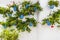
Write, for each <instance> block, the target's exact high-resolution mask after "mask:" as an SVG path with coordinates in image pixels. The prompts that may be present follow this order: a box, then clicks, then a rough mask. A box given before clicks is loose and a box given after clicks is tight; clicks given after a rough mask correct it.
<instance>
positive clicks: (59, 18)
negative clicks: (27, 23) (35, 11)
mask: <svg viewBox="0 0 60 40" xmlns="http://www.w3.org/2000/svg"><path fill="white" fill-rule="evenodd" d="M47 20H48V21H49V22H50V24H51V25H54V24H55V23H58V24H60V10H58V11H57V12H53V13H52V14H50V15H49V16H48V18H45V19H43V22H42V24H43V25H44V24H47V22H46V21H47Z"/></svg>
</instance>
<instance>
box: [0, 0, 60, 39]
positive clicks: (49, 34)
mask: <svg viewBox="0 0 60 40" xmlns="http://www.w3.org/2000/svg"><path fill="white" fill-rule="evenodd" d="M10 1H15V2H19V1H20V2H22V1H23V0H0V6H5V5H6V4H9V3H10ZM36 1H37V0H32V2H36ZM39 2H40V4H41V6H42V8H43V11H42V12H40V13H39V18H38V19H39V20H38V21H39V22H41V21H42V19H43V18H45V17H47V15H49V14H50V11H51V10H50V9H49V7H48V4H47V3H48V0H39ZM59 8H60V6H59V7H58V8H55V9H53V10H56V9H59ZM1 19H2V20H4V18H2V17H1V15H0V21H2V20H1ZM0 29H1V28H0ZM31 29H32V31H31V33H28V32H22V33H20V34H21V35H20V38H19V39H20V40H60V29H59V28H57V27H56V26H55V27H54V28H50V27H49V26H47V25H44V26H43V25H41V24H38V25H37V27H36V28H31ZM0 31H1V30H0Z"/></svg>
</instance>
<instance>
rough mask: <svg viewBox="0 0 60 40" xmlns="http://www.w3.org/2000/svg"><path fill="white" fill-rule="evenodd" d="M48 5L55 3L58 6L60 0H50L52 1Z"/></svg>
mask: <svg viewBox="0 0 60 40" xmlns="http://www.w3.org/2000/svg"><path fill="white" fill-rule="evenodd" d="M48 5H50V6H52V5H54V6H56V7H57V6H58V5H59V2H58V1H53V0H50V1H49V2H48Z"/></svg>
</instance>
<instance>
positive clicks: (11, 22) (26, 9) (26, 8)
mask: <svg viewBox="0 0 60 40" xmlns="http://www.w3.org/2000/svg"><path fill="white" fill-rule="evenodd" d="M21 5H22V7H21V8H19V6H20V4H19V5H17V4H15V3H14V4H13V5H11V6H10V5H9V6H8V8H4V7H0V14H3V16H4V17H7V19H6V22H0V24H2V25H3V27H4V28H5V29H6V28H8V27H12V26H16V28H17V29H18V30H19V31H28V32H30V31H31V29H30V27H29V24H30V22H31V24H32V26H33V27H34V26H36V25H37V22H36V20H35V19H34V18H29V17H27V18H26V17H25V16H28V15H32V16H34V12H37V11H41V10H42V8H41V7H40V4H39V2H37V3H34V4H33V3H31V2H30V1H24V2H23V3H22V4H21ZM11 8H13V10H11ZM14 12H15V14H14ZM12 15H13V16H12ZM21 15H23V16H24V17H25V19H26V21H23V19H24V17H23V16H21ZM22 17H23V18H22Z"/></svg>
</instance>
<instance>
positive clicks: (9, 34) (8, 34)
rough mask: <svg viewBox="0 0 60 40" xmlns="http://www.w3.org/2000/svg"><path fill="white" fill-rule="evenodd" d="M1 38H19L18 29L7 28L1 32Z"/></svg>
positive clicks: (10, 39)
mask: <svg viewBox="0 0 60 40" xmlns="http://www.w3.org/2000/svg"><path fill="white" fill-rule="evenodd" d="M0 38H1V40H17V39H18V32H17V31H16V30H8V29H5V30H3V31H2V32H1V35H0Z"/></svg>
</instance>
